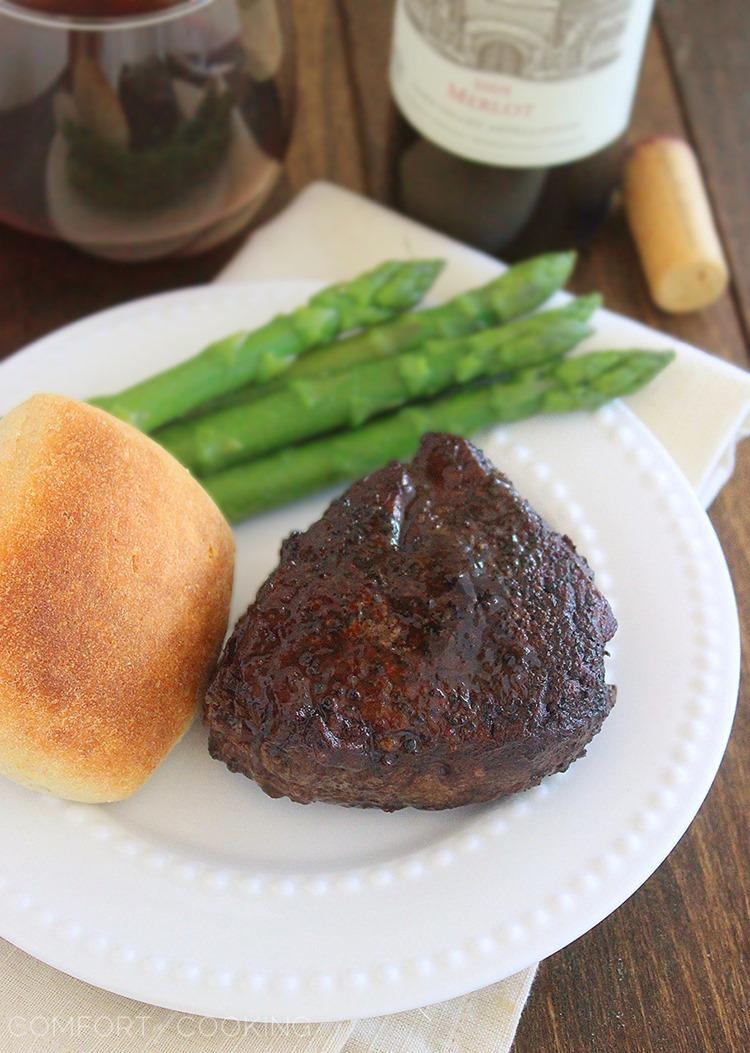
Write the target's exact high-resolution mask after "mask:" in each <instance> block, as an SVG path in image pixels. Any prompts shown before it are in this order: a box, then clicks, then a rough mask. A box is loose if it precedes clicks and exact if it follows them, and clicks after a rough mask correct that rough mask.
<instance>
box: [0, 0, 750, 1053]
mask: <svg viewBox="0 0 750 1053" xmlns="http://www.w3.org/2000/svg"><path fill="white" fill-rule="evenodd" d="M291 2H292V7H293V13H294V18H295V21H296V27H297V30H298V33H297V47H298V52H297V54H298V67H299V84H300V92H299V108H298V116H297V124H296V131H295V136H294V141H293V144H292V149H291V153H290V156H289V160H288V165H287V172H286V176H285V180H284V185H283V186H282V187H281V189H280V191H279V193H278V194H277V195H276V198H275V200H274V202H273V204H272V206H271V207H279V205H280V204H283V202H284V201H285V200H286V199H288V198H289V197H290V196H291V195H292V194H294V192H295V191H297V190H299V189H300V188H301V187H303V186H304V185H305V184H306V183H308V182H309V181H310V180H312V179H318V178H326V179H330V180H332V181H334V182H337V183H341V184H342V185H344V186H347V187H351V188H353V189H355V190H359V191H362V192H364V193H367V194H369V195H371V196H372V197H375V198H377V199H379V200H382V201H386V202H387V201H389V200H390V199H391V197H392V191H393V171H394V166H393V154H394V151H393V144H394V142H395V139H396V128H397V125H396V122H395V120H394V115H393V111H392V108H391V106H390V103H389V98H388V92H387V88H386V84H385V68H386V60H387V53H388V46H389V34H390V26H389V22H390V11H391V3H390V0H339V2H333V0H329V2H325V0H291ZM748 41H750V4H747V2H746V0H714V2H713V3H702V2H700V0H662V2H661V3H660V4H659V10H658V17H657V22H656V25H655V27H654V29H653V32H652V34H651V38H650V41H649V46H648V51H647V55H646V60H645V66H644V71H643V78H642V83H641V89H640V94H639V98H638V103H637V107H636V113H635V119H634V125H633V133H634V135H636V136H640V135H645V134H650V133H654V132H676V133H678V134H682V135H686V136H688V137H689V138H690V139H691V140H692V141H693V143H694V145H695V146H696V147H697V149H698V152H699V154H700V158H701V161H702V163H703V167H704V170H705V174H706V177H707V181H708V186H709V189H710V193H711V196H712V199H713V204H714V208H715V210H716V214H717V217H718V220H719V225H720V228H721V232H722V236H723V238H724V242H725V246H726V249H727V253H728V255H729V258H730V260H731V264H732V267H733V271H734V279H735V282H734V287H733V289H732V291H731V293H730V294H729V295H728V296H726V297H725V298H724V299H723V300H722V301H721V302H720V303H719V304H718V305H717V306H715V307H713V308H712V309H711V310H708V311H705V312H703V313H702V314H700V315H693V316H687V317H682V318H669V317H667V316H665V315H663V314H661V313H659V312H658V311H657V310H656V309H655V308H654V307H653V306H652V305H651V303H650V302H649V300H648V297H647V294H646V290H645V287H644V284H643V280H642V278H641V274H640V271H639V268H638V264H637V261H636V259H635V256H634V254H633V248H632V246H631V244H630V240H629V238H628V234H627V231H626V230H625V228H624V225H623V222H622V219H621V217H620V216H619V215H617V214H615V215H614V216H613V217H612V218H611V220H610V221H609V222H608V223H607V225H606V226H605V227H604V228H603V229H602V230H601V232H600V234H599V235H598V237H597V238H596V241H595V242H594V244H593V245H592V246H591V248H590V250H589V251H588V253H587V254H586V256H585V258H584V259H583V260H582V261H581V264H580V266H579V269H578V273H577V275H576V279H575V282H574V286H575V288H576V290H579V291H585V290H589V289H592V288H597V289H601V290H602V291H603V292H604V293H605V297H606V301H607V304H608V305H609V306H610V307H612V308H614V309H615V310H618V311H622V312H624V313H625V314H628V315H631V316H633V317H635V318H638V319H641V320H642V321H644V322H646V323H648V324H649V325H652V326H655V327H657V328H659V329H663V330H664V331H666V332H670V333H673V334H674V335H675V336H678V337H680V338H682V339H685V340H688V341H691V342H693V343H695V344H698V345H699V346H701V347H704V348H706V349H707V350H709V351H711V352H713V353H714V354H716V355H719V356H721V357H723V358H726V359H728V360H730V361H733V362H736V363H737V364H739V365H742V366H748V352H747V334H748V327H749V326H750V182H749V180H750V176H748V173H749V172H750V55H749V54H748ZM3 163H6V164H7V163H8V159H5V160H4V162H3ZM234 247H235V246H232V245H230V246H227V247H225V248H223V249H221V250H219V251H216V252H214V253H212V254H211V255H208V256H205V257H203V258H201V259H197V260H192V261H170V262H163V263H158V264H149V265H146V266H141V267H122V266H117V265H113V264H104V263H102V262H100V261H96V260H93V259H90V258H88V257H85V256H82V255H80V254H79V253H77V252H76V251H74V250H72V249H69V248H67V247H65V246H63V245H58V244H52V243H47V242H42V241H38V240H35V239H33V238H30V237H26V236H24V235H22V234H19V233H16V232H14V231H12V230H10V229H8V228H2V227H0V297H1V302H2V313H1V315H0V356H2V355H4V354H9V353H11V352H12V351H14V350H16V349H17V348H19V347H21V346H22V345H23V344H26V343H27V342H28V341H30V340H33V339H34V338H35V337H38V336H40V335H42V334H43V333H46V332H48V331H50V330H52V329H55V328H56V327H58V326H60V325H63V324H64V323H66V322H70V321H72V320H73V319H76V318H80V317H81V316H83V315H86V314H89V313H90V312H92V311H96V310H99V309H100V308H103V307H107V306H109V305H110V304H114V303H119V302H122V301H124V300H129V299H131V298H133V297H136V296H141V295H143V294H146V293H151V292H155V291H157V290H159V289H169V288H175V287H178V286H183V285H188V284H194V283H197V282H202V281H206V280H208V279H210V278H211V277H212V276H213V275H214V274H215V273H216V271H217V270H218V269H219V267H220V266H221V265H222V264H223V263H224V262H225V261H226V260H227V259H228V258H229V256H230V255H231V253H232V251H233V248H234ZM686 427H690V422H689V421H686ZM749 488H750V443H747V444H746V445H745V447H744V448H741V449H740V452H739V456H738V463H737V469H736V471H735V474H734V476H733V478H732V480H731V482H730V483H729V484H728V485H727V486H726V487H725V488H724V490H723V491H722V493H721V495H720V496H719V498H718V499H717V500H716V502H715V503H714V505H713V507H712V509H711V518H712V520H713V523H714V525H715V527H716V529H717V531H718V533H719V536H720V538H721V540H722V543H723V545H724V550H725V552H726V554H727V558H728V560H729V564H730V568H731V571H732V576H733V578H734V583H735V587H736V589H737V592H738V598H739V604H740V611H741V617H742V621H743V624H744V632H743V642H744V645H745V648H744V649H745V654H746V656H747V654H750V639H748V626H749V625H750V619H749V618H748V615H749V614H750V516H749V515H748V512H749V511H750V502H749V501H748V489H749ZM748 684H750V680H748V678H747V677H745V686H744V690H743V693H742V697H741V699H740V708H739V714H738V717H737V721H736V724H735V728H734V732H733V735H732V740H731V742H730V744H729V749H728V751H727V755H726V758H725V760H724V763H723V766H722V768H721V771H720V772H719V775H718V777H717V779H716V782H715V784H714V787H713V789H712V790H711V792H710V794H709V797H708V800H707V801H706V803H705V805H704V806H703V809H702V810H701V812H700V814H699V815H698V817H697V819H696V820H695V821H694V823H693V824H692V826H691V828H690V830H689V831H688V833H687V834H686V835H685V837H684V838H683V839H682V841H681V842H680V844H679V845H678V847H677V848H676V849H675V851H674V852H673V853H672V854H671V856H670V857H669V859H668V860H667V861H666V862H665V863H664V864H663V865H662V866H661V867H660V869H659V870H658V871H657V873H656V874H655V875H654V876H653V877H652V878H651V879H650V880H649V881H648V882H647V884H646V885H645V886H644V887H643V888H642V889H641V890H640V891H639V892H638V893H636V895H634V896H633V897H632V898H631V899H630V900H629V901H628V903H626V904H625V905H624V906H623V907H621V908H620V909H619V910H618V911H617V912H616V913H615V914H614V915H613V916H612V917H610V918H608V919H607V920H606V921H604V922H603V923H602V924H601V925H599V926H597V928H596V929H594V930H593V931H592V932H590V933H589V934H588V935H587V936H584V937H583V938H581V939H580V940H578V941H577V942H576V943H574V944H573V945H572V946H570V947H568V948H566V949H565V950H563V951H561V952H560V953H559V954H556V955H554V956H553V957H552V958H550V959H548V960H547V961H545V962H544V963H543V964H542V965H541V967H540V970H539V975H538V979H537V981H536V983H535V985H534V988H533V992H532V995H531V998H530V1000H529V1003H528V1005H527V1007H526V1010H525V1012H524V1015H523V1019H522V1022H521V1025H520V1028H519V1031H518V1037H517V1041H516V1045H515V1050H516V1053H532V1051H533V1053H553V1051H560V1053H600V1051H601V1053H612V1051H613V1050H618V1051H622V1053H631V1051H632V1053H652V1051H653V1053H657V1051H658V1053H662V1051H663V1053H683V1051H684V1053H696V1051H698V1050H701V1051H702V1050H710V1051H711V1053H727V1051H733V1053H734V1051H736V1053H741V1051H746V1050H748V1049H750V1011H749V1010H750V1007H749V1006H748V990H750V980H749V976H748V962H750V922H749V921H748V918H749V917H750V903H749V900H750V866H749V865H748V863H749V862H750V861H749V859H748V843H749V838H748V832H749V831H748V824H747V811H748V803H749V802H750V773H749V772H750V767H749V766H748V762H747V756H748V750H749V749H750V707H749V705H748V704H749V703H750V697H748V695H750V689H749V688H748Z"/></svg>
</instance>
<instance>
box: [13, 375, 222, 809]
mask: <svg viewBox="0 0 750 1053" xmlns="http://www.w3.org/2000/svg"><path fill="white" fill-rule="evenodd" d="M233 563H234V542H233V539H232V534H231V531H230V529H229V527H228V525H227V523H226V522H225V520H224V519H223V517H222V515H221V513H220V512H219V510H218V508H217V507H216V506H215V505H214V503H213V502H212V501H211V499H210V498H209V497H208V495H207V494H206V493H205V492H204V490H203V489H202V488H201V487H200V486H199V484H198V483H197V482H196V481H195V480H194V479H193V478H192V477H191V476H190V475H189V473H188V472H187V471H185V469H184V468H182V467H181V465H179V464H178V463H177V461H175V460H174V459H173V458H172V457H171V456H170V455H169V454H167V453H166V452H165V451H164V450H162V449H161V447H159V446H158V445H157V444H156V443H155V442H153V441H152V440H151V439H149V438H147V437H146V436H145V435H142V434H141V433H140V432H138V431H136V430H135V429H134V428H131V427H130V426H129V425H127V424H123V423H122V422H121V421H119V420H116V419H115V418H114V417H111V416H109V414H107V413H104V412H103V411H102V410H98V409H94V408H93V407H91V406H87V405H84V404H82V403H79V402H74V401H72V400H70V399H66V398H60V397H58V396H55V395H37V396H35V397H34V398H31V399H29V400H28V401H27V402H25V403H23V405H21V406H19V407H18V408H17V409H15V410H13V411H12V412H11V413H9V414H8V416H7V417H5V418H4V419H3V420H2V421H0V773H2V774H3V775H6V776H8V777H9V778H11V779H15V780H16V781H17V782H20V783H22V784H23V785H25V786H29V787H33V788H34V789H38V790H46V791H49V792H50V793H53V794H56V795H58V796H60V797H65V798H68V799H70V800H75V801H91V802H93V801H116V800H120V799H122V798H124V797H128V796H129V795H130V794H132V793H133V792H134V791H135V790H137V789H138V788H139V787H140V786H141V785H142V784H143V782H144V781H145V780H146V779H147V778H148V777H149V775H151V773H152V772H153V771H154V769H155V768H156V766H157V765H158V764H159V763H160V761H161V760H162V759H163V758H164V757H165V755H166V754H167V753H168V752H169V750H170V749H171V748H172V746H174V744H175V743H176V742H177V740H178V739H179V738H180V736H181V735H182V734H183V733H184V731H185V730H186V729H187V727H188V726H189V724H190V722H191V720H192V718H193V714H194V712H195V709H196V703H197V702H198V700H199V699H200V698H201V696H202V693H203V690H204V688H205V686H206V682H207V680H208V677H209V676H210V674H211V670H212V668H213V665H214V663H215V661H216V657H217V655H218V651H219V648H220V646H221V643H222V640H223V637H224V633H225V631H226V625H227V618H228V613H229V600H230V594H231V588H232V572H233Z"/></svg>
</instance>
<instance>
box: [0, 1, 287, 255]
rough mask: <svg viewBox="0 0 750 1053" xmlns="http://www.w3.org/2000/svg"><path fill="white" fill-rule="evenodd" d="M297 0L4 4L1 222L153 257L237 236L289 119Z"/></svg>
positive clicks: (260, 197) (269, 181)
mask: <svg viewBox="0 0 750 1053" xmlns="http://www.w3.org/2000/svg"><path fill="white" fill-rule="evenodd" d="M288 22H289V12H288V4H287V0H208V2H203V3H201V2H200V0H23V3H18V2H16V3H9V2H5V0H0V152H1V153H2V156H3V157H5V158H6V163H5V164H4V165H2V166H0V218H2V219H4V220H5V221H6V222H9V223H11V224H13V225H15V226H19V227H22V228H24V229H26V230H29V231H31V232H33V233H37V234H44V235H47V236H52V237H59V238H62V239H64V240H67V241H70V242H72V243H73V244H75V245H78V246H79V247H81V248H84V249H86V250H87V251H90V252H93V253H96V254H98V255H102V256H106V257H110V258H114V259H122V260H138V259H149V258H155V257H158V256H164V255H169V254H190V253H195V252H200V251H203V250H205V249H208V248H210V247H212V246H213V245H214V244H217V243H218V242H220V241H221V240H224V239H225V238H227V237H229V236H231V234H233V233H234V232H235V231H237V230H239V229H241V227H243V226H244V225H246V224H247V223H248V222H249V221H250V220H251V219H252V216H253V215H254V214H255V212H256V211H257V210H258V209H259V207H260V205H261V204H262V202H263V201H264V200H265V198H266V197H267V196H268V194H269V193H270V191H271V189H272V188H273V186H274V184H275V182H276V181H277V179H278V177H279V174H280V172H281V168H282V163H283V160H284V156H285V152H286V147H287V143H288V139H289V135H290V130H291V123H292V117H293V102H294V99H293V88H294V84H293V62H292V58H293V56H292V55H291V43H290V42H291V31H290V26H289V24H288Z"/></svg>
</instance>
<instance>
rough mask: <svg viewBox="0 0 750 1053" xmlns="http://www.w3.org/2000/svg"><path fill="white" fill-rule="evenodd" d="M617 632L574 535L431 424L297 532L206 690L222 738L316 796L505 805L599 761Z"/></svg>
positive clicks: (266, 773) (362, 801) (287, 785)
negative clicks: (574, 767) (608, 667)
mask: <svg viewBox="0 0 750 1053" xmlns="http://www.w3.org/2000/svg"><path fill="white" fill-rule="evenodd" d="M616 628H617V625H616V622H615V619H614V617H613V615H612V611H611V610H610V607H609V604H608V603H607V601H606V600H605V599H604V597H603V596H602V595H601V594H600V593H599V592H598V590H597V589H596V587H595V585H594V582H593V576H592V573H591V570H590V569H589V567H588V565H587V563H586V562H585V560H584V559H582V557H581V556H579V555H578V554H577V553H576V550H575V548H574V546H573V543H572V542H571V541H570V539H569V538H567V537H564V536H561V535H560V534H557V533H555V532H554V531H552V530H550V528H549V527H548V526H547V525H546V524H545V523H544V521H543V520H542V519H541V518H540V516H538V515H537V513H536V512H534V511H533V509H532V508H531V507H530V506H529V504H528V503H527V502H526V501H525V500H524V499H523V498H522V497H521V496H520V495H519V494H518V493H517V492H516V490H515V489H514V488H513V486H512V484H511V483H510V481H509V480H508V479H507V478H506V477H505V476H504V475H503V474H502V473H501V472H499V471H497V470H496V469H494V468H493V466H492V465H491V464H490V463H489V461H488V460H487V459H486V458H485V457H484V455H483V454H482V453H481V452H480V451H479V450H477V449H476V448H475V447H474V446H472V445H471V443H469V442H467V441H466V440H464V439H460V438H456V437H454V436H451V435H428V436H426V437H425V438H424V439H423V441H422V445H421V447H420V449H419V452H418V453H417V455H416V457H415V458H414V460H413V462H412V463H411V464H397V463H393V464H390V465H388V466H387V467H386V468H383V469H382V470H380V471H377V472H374V473H373V474H372V475H369V476H367V477H366V478H364V479H361V480H360V481H359V482H357V483H354V485H353V486H352V487H350V489H349V490H348V491H347V492H346V493H345V494H344V495H343V496H342V497H340V498H338V499H337V500H335V501H334V502H333V503H332V504H331V506H330V507H329V508H328V510H327V511H326V512H325V514H324V515H323V517H322V518H321V519H320V520H318V521H317V522H316V523H314V524H313V526H311V527H310V529H309V530H306V531H305V532H304V533H293V534H292V535H291V536H290V537H289V538H288V539H287V540H286V541H285V542H284V543H283V545H282V548H281V561H280V563H279V566H278V567H277V569H276V570H275V571H274V572H273V573H272V574H271V576H270V577H269V578H268V579H267V581H266V582H265V584H264V585H263V586H262V588H261V589H260V591H259V593H258V596H257V599H256V601H255V603H253V604H252V605H251V606H250V608H249V609H248V611H247V612H246V614H245V615H244V617H243V618H241V619H240V621H239V623H238V624H237V626H236V628H235V630H234V633H233V635H232V637H231V639H230V640H229V641H228V643H227V645H226V648H225V651H224V655H223V657H222V659H221V662H220V665H219V668H218V671H217V673H216V675H215V678H214V680H213V683H212V684H211V687H210V689H209V692H208V698H207V702H206V708H205V721H206V723H207V725H208V727H209V729H210V738H209V748H210V751H211V754H212V756H214V757H215V758H217V759H219V760H223V761H225V762H226V764H227V765H228V766H229V768H230V769H231V770H232V771H238V772H243V773H244V774H245V775H248V776H250V777H251V778H253V779H255V780H256V781H257V782H258V783H259V784H260V786H261V787H262V788H263V789H264V790H265V791H266V793H268V794H270V795H271V796H272V797H281V796H287V797H290V798H291V799H292V800H293V801H299V802H302V803H308V802H310V801H330V802H336V803H339V804H346V805H359V806H363V807H378V808H384V809H386V810H389V811H390V810H393V809H396V808H403V807H406V806H409V805H411V806H413V807H416V808H450V807H454V806H456V805H463V804H469V803H475V802H480V801H489V800H493V799H495V798H498V797H503V796H505V795H506V794H511V793H516V792H518V791H519V790H525V789H527V788H528V787H530V786H533V785H535V784H536V783H538V782H539V781H540V780H541V779H543V778H544V777H545V776H546V775H550V774H551V773H553V772H558V771H564V770H565V769H566V768H567V767H568V765H570V764H571V763H572V761H574V760H576V758H577V757H580V756H581V755H582V754H583V753H584V752H585V748H586V745H587V743H588V742H589V741H590V740H591V738H592V737H593V736H594V735H595V734H596V733H597V732H598V731H599V729H600V727H601V725H602V722H603V720H604V718H605V717H606V716H607V714H608V712H609V710H610V709H611V707H612V704H613V702H614V698H615V689H614V687H610V686H608V685H607V684H605V682H604V664H603V655H604V648H605V646H606V643H607V641H608V640H609V639H610V638H611V637H612V636H613V635H614V632H615V630H616Z"/></svg>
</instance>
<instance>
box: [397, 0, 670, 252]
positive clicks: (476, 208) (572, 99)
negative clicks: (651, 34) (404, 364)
mask: <svg viewBox="0 0 750 1053" xmlns="http://www.w3.org/2000/svg"><path fill="white" fill-rule="evenodd" d="M652 7H653V0H396V9H395V19H394V33H393V51H392V58H391V69H390V83H391V91H392V93H393V97H394V99H395V101H396V104H397V106H398V108H399V110H400V111H401V114H402V115H403V116H404V118H405V119H406V122H407V124H408V126H409V132H410V134H409V135H408V136H407V137H406V138H407V141H406V143H405V145H404V149H403V151H402V153H401V157H400V160H399V173H398V175H399V186H398V196H399V201H400V205H401V207H402V208H403V209H404V211H406V212H408V213H409V214H411V215H413V216H414V217H415V218H417V219H420V220H422V221H423V222H426V223H428V224H429V225H431V226H433V227H436V228H438V229H441V230H444V231H445V232H446V233H448V234H452V235H454V236H455V237H458V238H461V239H462V240H464V241H468V242H470V243H472V244H474V245H477V246H478V247H480V248H483V249H485V250H487V251H490V252H499V251H504V252H505V254H506V255H508V256H512V255H513V254H514V253H513V251H508V250H509V249H510V250H513V249H516V248H517V247H518V246H519V245H520V244H521V242H523V243H524V250H525V251H529V250H536V249H538V248H552V247H554V246H555V245H556V244H557V243H559V242H565V243H567V244H572V243H575V242H578V243H580V242H581V241H583V240H585V238H586V237H587V235H588V234H589V233H590V231H591V230H592V229H593V228H594V227H595V225H596V223H597V222H598V220H599V219H600V218H601V216H602V215H603V214H604V213H605V212H606V209H607V206H608V202H609V198H610V195H611V191H612V188H613V187H614V185H615V183H616V180H617V175H618V172H619V167H620V165H619V161H620V157H621V154H622V149H623V144H624V136H625V132H626V130H627V125H628V122H629V119H630V112H631V108H632V104H633V97H634V94H635V88H636V84H637V81H638V72H639V68H640V63H641V57H642V54H643V48H644V43H645V39H646V32H647V29H648V24H649V20H650V16H651V10H652Z"/></svg>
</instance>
